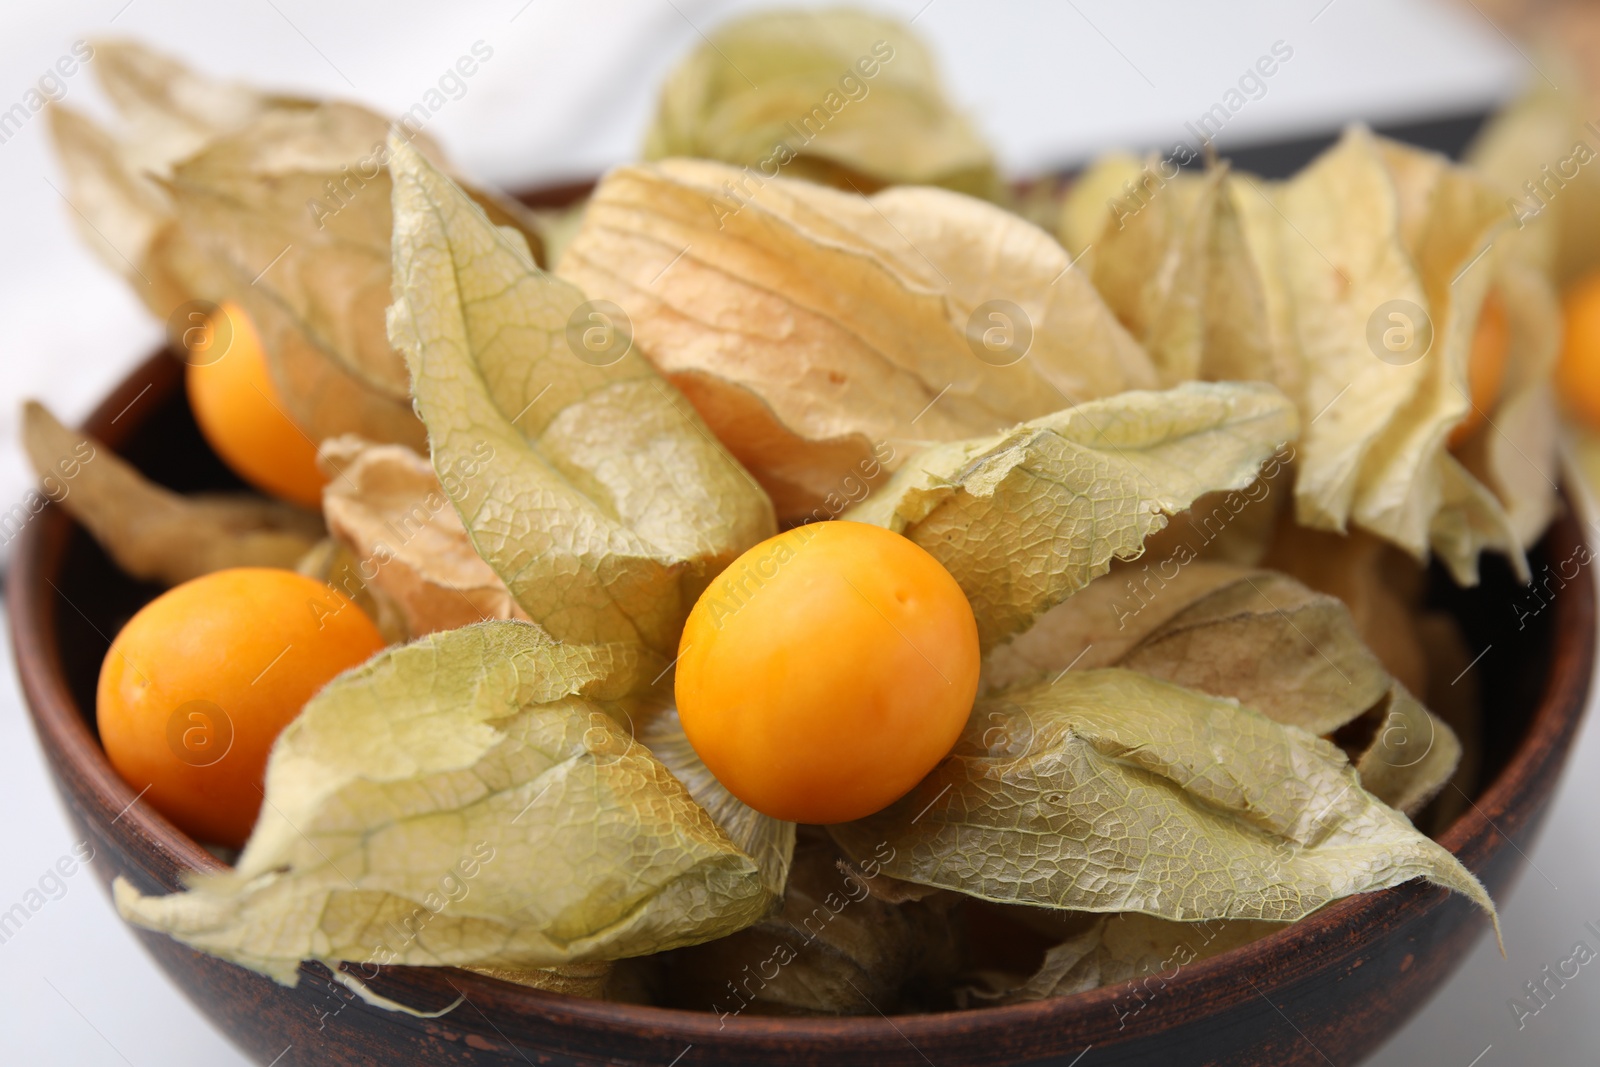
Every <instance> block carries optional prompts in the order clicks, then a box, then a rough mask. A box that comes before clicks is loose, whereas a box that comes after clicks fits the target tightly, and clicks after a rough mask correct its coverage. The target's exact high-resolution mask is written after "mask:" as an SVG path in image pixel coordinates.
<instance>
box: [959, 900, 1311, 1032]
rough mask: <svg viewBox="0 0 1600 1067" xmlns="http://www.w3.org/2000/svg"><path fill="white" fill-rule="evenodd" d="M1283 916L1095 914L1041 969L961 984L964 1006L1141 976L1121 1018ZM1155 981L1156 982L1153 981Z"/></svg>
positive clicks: (1119, 1008)
mask: <svg viewBox="0 0 1600 1067" xmlns="http://www.w3.org/2000/svg"><path fill="white" fill-rule="evenodd" d="M1283 927H1284V924H1283V923H1274V922H1264V921H1260V920H1255V919H1211V920H1201V921H1198V922H1181V923H1180V922H1171V921H1169V920H1167V919H1158V918H1156V917H1154V916H1152V915H1140V914H1139V913H1137V912H1127V913H1124V914H1121V915H1106V916H1100V917H1097V918H1095V919H1094V920H1093V921H1091V922H1089V923H1087V924H1086V925H1082V927H1081V929H1077V930H1076V931H1074V932H1073V933H1071V934H1069V935H1068V936H1067V937H1066V938H1064V939H1063V940H1062V941H1060V942H1059V943H1057V944H1055V945H1053V946H1051V948H1050V949H1049V950H1048V951H1046V953H1045V958H1044V962H1043V963H1042V964H1040V966H1039V968H1038V970H1037V971H1035V972H1034V973H1033V974H1031V975H1027V976H1025V977H1024V978H1023V979H1022V980H1021V981H1015V980H1013V981H1011V982H1008V983H996V982H993V981H990V982H988V983H985V984H984V985H979V986H975V987H970V988H967V989H963V990H958V993H957V995H958V997H959V998H960V1001H961V1003H962V1004H963V1006H966V1007H981V1006H984V1005H999V1004H1021V1003H1025V1002H1027V1001H1030V1000H1044V999H1046V998H1048V997H1060V996H1067V995H1070V994H1072V993H1082V992H1086V991H1088V990H1090V989H1098V988H1100V987H1101V986H1110V985H1119V984H1121V983H1124V982H1127V983H1139V987H1135V988H1131V989H1130V990H1129V994H1130V995H1129V996H1128V998H1127V999H1126V1000H1119V1001H1118V1002H1117V1003H1115V1004H1114V1005H1113V1007H1114V1009H1115V1011H1116V1012H1117V1017H1118V1019H1119V1021H1121V1022H1122V1023H1123V1025H1124V1026H1125V1025H1127V1022H1128V1021H1130V1020H1132V1019H1134V1018H1136V1017H1137V1015H1138V1013H1139V1012H1140V1011H1141V1010H1142V1009H1143V1007H1144V1005H1145V1003H1146V1002H1147V1001H1148V1000H1149V999H1150V997H1151V995H1152V994H1153V993H1155V992H1156V991H1158V990H1159V989H1160V987H1161V986H1163V985H1165V984H1166V983H1167V982H1168V981H1171V979H1172V978H1173V977H1174V976H1175V973H1176V970H1179V969H1182V968H1184V967H1187V966H1188V965H1189V964H1191V963H1194V962H1196V961H1198V960H1203V959H1207V958H1209V957H1211V956H1216V955H1219V954H1221V953H1223V952H1227V951H1228V950H1229V949H1234V948H1238V947H1239V946H1240V945H1247V944H1249V943H1250V942H1252V941H1255V940H1257V939H1259V938H1262V937H1265V936H1266V935H1267V934H1270V933H1272V932H1273V931H1275V930H1281V929H1282V928H1283ZM1152 980H1153V983H1154V984H1151V983H1152Z"/></svg>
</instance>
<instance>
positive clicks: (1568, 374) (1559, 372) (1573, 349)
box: [1556, 271, 1600, 430]
mask: <svg viewBox="0 0 1600 1067" xmlns="http://www.w3.org/2000/svg"><path fill="white" fill-rule="evenodd" d="M1562 308H1563V311H1564V312H1565V319H1566V338H1565V341H1564V343H1563V344H1562V348H1561V362H1560V363H1559V364H1557V366H1556V391H1557V392H1558V393H1559V394H1560V396H1561V400H1562V403H1563V404H1564V405H1565V406H1566V409H1567V411H1568V412H1570V413H1571V414H1572V415H1574V416H1575V417H1576V418H1578V419H1579V420H1580V421H1582V422H1583V423H1584V425H1586V426H1588V427H1589V428H1590V429H1591V430H1600V271H1596V272H1595V273H1593V274H1589V275H1587V276H1585V277H1583V278H1581V279H1579V280H1578V281H1576V282H1574V283H1573V284H1572V286H1571V287H1570V288H1569V289H1568V290H1567V292H1566V295H1565V297H1564V298H1563V300H1562Z"/></svg>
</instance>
